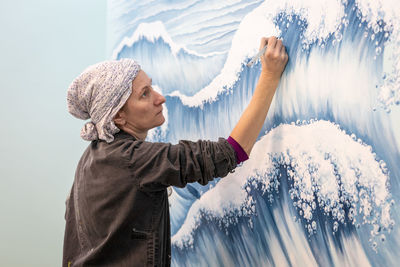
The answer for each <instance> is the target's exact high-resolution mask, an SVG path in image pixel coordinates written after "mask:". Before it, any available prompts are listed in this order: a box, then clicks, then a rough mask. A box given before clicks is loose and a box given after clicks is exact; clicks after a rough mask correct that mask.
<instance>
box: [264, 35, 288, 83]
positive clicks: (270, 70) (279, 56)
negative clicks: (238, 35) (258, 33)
mask: <svg viewBox="0 0 400 267" xmlns="http://www.w3.org/2000/svg"><path fill="white" fill-rule="evenodd" d="M265 42H267V43H268V46H267V50H266V51H265V54H264V56H263V57H262V60H261V63H262V70H263V73H265V74H267V75H268V76H270V77H274V78H277V79H279V78H280V76H281V74H282V72H283V70H284V68H285V65H286V63H287V60H288V56H287V53H286V49H285V46H284V45H283V42H282V40H278V39H277V38H276V37H274V36H272V37H269V38H265V37H264V38H262V40H261V44H264V43H265Z"/></svg>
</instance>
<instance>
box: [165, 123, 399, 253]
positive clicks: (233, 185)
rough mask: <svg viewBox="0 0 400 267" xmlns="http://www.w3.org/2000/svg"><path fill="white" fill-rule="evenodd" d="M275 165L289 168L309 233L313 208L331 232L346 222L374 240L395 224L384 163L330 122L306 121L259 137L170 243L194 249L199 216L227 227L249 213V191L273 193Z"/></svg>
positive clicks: (277, 179) (196, 205) (204, 197)
mask: <svg viewBox="0 0 400 267" xmlns="http://www.w3.org/2000/svg"><path fill="white" fill-rule="evenodd" d="M279 166H281V167H283V168H285V169H287V176H288V178H289V181H290V182H291V185H290V187H289V195H290V197H291V198H292V202H293V203H294V205H295V207H296V209H297V210H298V215H299V217H300V218H303V219H304V220H305V222H306V223H307V225H308V226H309V227H308V230H309V233H310V234H312V233H313V232H314V231H315V230H316V229H315V228H316V224H315V221H314V219H315V218H313V214H314V212H315V210H316V209H317V207H319V209H320V210H321V211H322V213H324V214H325V215H326V216H330V217H331V219H332V221H333V222H334V223H333V229H332V231H333V232H335V231H337V229H338V225H339V224H340V223H344V222H345V221H346V220H347V221H350V222H351V223H353V224H369V225H372V227H373V230H372V231H371V235H372V236H376V235H378V232H379V231H380V232H382V230H384V229H386V230H388V229H391V227H392V226H393V224H394V221H393V220H392V218H391V216H390V208H391V205H392V204H393V203H392V202H391V195H390V193H389V189H388V173H387V169H386V165H385V163H384V162H383V161H381V160H378V159H377V157H376V155H375V153H374V152H373V151H372V148H371V147H370V146H368V145H366V144H365V143H363V142H362V141H361V140H360V139H358V138H357V137H356V136H355V135H354V134H352V135H348V134H346V133H345V132H344V131H343V130H341V129H340V128H339V127H338V126H337V125H335V124H333V123H331V122H328V121H315V122H314V121H310V122H309V124H305V125H288V124H284V125H280V126H278V127H276V128H274V129H273V130H271V131H270V132H269V133H267V134H266V135H265V136H264V137H262V138H261V139H260V140H259V141H258V142H257V143H256V145H255V146H254V148H253V151H252V153H251V156H250V159H249V160H248V161H247V162H245V163H244V164H243V166H242V167H239V168H237V170H236V172H235V173H233V174H230V175H228V176H227V177H226V178H224V179H222V180H221V181H220V182H219V183H218V184H217V186H216V187H215V188H213V189H211V190H209V191H208V192H206V193H205V194H203V195H202V197H201V198H200V199H199V200H198V201H196V202H195V203H194V204H193V205H192V207H191V208H190V210H189V212H188V215H187V218H186V221H185V222H184V224H183V225H182V226H181V228H180V229H179V231H178V232H177V233H176V234H175V235H174V236H173V238H172V241H173V244H175V245H177V246H179V247H182V246H187V245H188V246H190V245H192V244H193V233H194V231H195V230H196V229H197V228H198V226H199V225H200V220H201V219H202V217H203V219H204V218H206V219H207V218H214V219H215V218H216V219H218V218H219V220H220V221H222V223H223V224H228V225H229V224H231V223H234V222H235V220H237V216H246V215H249V214H252V213H253V212H254V204H255V203H254V201H253V199H252V198H251V196H250V194H249V192H251V191H252V190H255V188H258V189H257V190H260V189H261V190H262V192H264V194H271V193H272V192H273V191H274V190H277V189H278V188H279V184H280V179H281V173H280V172H279V171H277V170H278V169H279ZM270 196H272V194H271V195H270ZM345 207H346V208H348V209H349V212H348V213H347V214H346V213H345ZM232 214H234V216H232ZM378 230H379V231H378Z"/></svg>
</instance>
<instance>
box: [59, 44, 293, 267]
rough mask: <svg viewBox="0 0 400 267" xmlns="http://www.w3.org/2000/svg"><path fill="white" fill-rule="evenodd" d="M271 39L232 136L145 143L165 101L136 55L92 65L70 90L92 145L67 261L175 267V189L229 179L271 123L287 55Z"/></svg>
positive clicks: (78, 178) (69, 231) (83, 164)
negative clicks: (269, 115) (171, 217)
mask: <svg viewBox="0 0 400 267" xmlns="http://www.w3.org/2000/svg"><path fill="white" fill-rule="evenodd" d="M267 43H268V48H267V50H266V52H265V54H264V55H263V56H262V58H261V63H262V71H261V74H260V77H259V81H258V84H257V86H256V89H255V91H254V95H253V97H252V99H251V102H250V104H249V106H248V107H247V108H246V110H245V111H244V113H243V115H242V116H241V118H240V120H239V122H238V123H237V125H236V126H235V128H234V129H233V131H232V133H231V135H230V137H229V138H228V140H226V139H224V138H220V139H219V140H218V142H211V141H202V140H199V141H197V142H190V141H180V142H179V144H177V145H171V144H167V143H151V142H146V141H144V140H145V138H146V135H147V131H148V130H150V129H151V128H154V127H157V126H159V125H161V124H162V123H164V120H165V119H164V117H163V114H162V104H163V103H164V102H165V98H164V97H163V96H161V95H160V94H159V93H157V92H156V91H154V90H153V89H152V87H151V79H150V78H149V77H148V76H147V75H146V73H145V72H144V71H142V70H140V66H139V65H138V64H137V63H136V62H135V61H133V60H131V59H123V60H120V61H107V62H102V63H99V64H97V65H94V66H92V67H89V68H88V69H86V70H85V71H84V72H83V73H82V74H81V75H80V76H79V77H78V78H76V79H75V80H74V81H73V82H72V84H71V86H70V87H69V89H68V108H69V111H70V113H71V114H72V115H74V116H76V117H78V118H80V119H89V118H90V119H91V121H90V122H88V123H86V124H85V126H84V128H83V129H82V131H81V136H82V138H83V139H85V140H89V141H92V142H91V143H90V145H89V146H88V148H87V149H86V151H85V152H84V154H83V156H82V158H81V159H80V161H79V164H78V167H77V170H76V174H75V180H74V184H73V186H72V189H71V193H70V196H69V198H68V199H67V203H66V205H67V207H66V214H65V218H66V228H65V237H64V254H63V266H92V265H99V266H169V265H170V262H171V240H170V221H169V205H168V193H167V187H168V186H171V185H173V186H178V187H184V186H185V185H186V184H187V183H191V182H199V183H200V184H202V185H205V184H207V182H208V181H210V180H212V179H213V178H214V177H224V176H226V175H227V174H228V173H229V172H230V171H232V170H233V169H234V168H235V167H236V165H237V163H240V162H242V161H244V160H246V159H247V155H249V154H250V151H251V149H252V147H253V145H254V143H255V141H256V139H257V136H258V134H259V132H260V130H261V127H262V125H263V123H264V120H265V117H266V115H267V112H268V109H269V106H270V104H271V101H272V98H273V95H274V93H275V90H276V88H277V86H278V83H279V80H280V76H281V74H282V72H283V70H284V68H285V65H286V63H287V60H288V56H287V54H286V51H285V47H284V46H283V45H282V41H280V40H277V39H276V38H275V37H270V38H263V39H262V40H261V44H260V49H261V48H263V47H264V46H265V45H266V44H267Z"/></svg>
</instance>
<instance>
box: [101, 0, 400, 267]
mask: <svg viewBox="0 0 400 267" xmlns="http://www.w3.org/2000/svg"><path fill="white" fill-rule="evenodd" d="M108 11H109V23H108V25H109V40H108V42H109V48H110V55H111V56H112V57H113V58H125V57H129V58H134V59H136V60H138V61H139V62H140V64H141V65H142V67H143V69H144V70H145V71H146V72H147V73H148V75H149V76H150V77H152V78H153V84H154V85H155V88H156V89H157V90H159V91H161V92H162V93H163V94H164V95H166V99H167V101H166V110H167V112H166V114H165V115H166V117H168V118H167V122H166V123H165V124H164V125H163V126H162V127H160V128H158V129H156V130H154V131H152V132H151V134H150V135H149V139H150V140H158V141H168V142H172V143H176V142H177V141H178V140H179V139H191V140H197V139H199V138H202V139H211V140H217V138H218V137H220V136H222V137H227V136H228V135H229V134H230V131H231V130H232V128H233V127H234V125H235V123H236V122H237V121H238V119H239V116H240V114H241V113H242V111H243V110H244V108H245V107H246V105H247V103H248V102H249V100H250V97H251V95H252V92H253V90H254V87H255V84H256V82H257V79H258V75H259V73H260V70H261V65H260V63H256V64H255V65H254V66H253V67H250V68H249V67H247V66H246V64H247V63H248V62H249V60H250V58H251V57H252V56H253V55H254V54H255V53H256V52H257V51H258V46H259V41H260V38H261V37H262V36H271V35H276V36H279V37H280V38H282V40H283V42H284V44H285V45H286V47H287V50H288V54H289V63H288V65H287V67H286V70H285V72H284V74H283V76H282V80H281V83H280V86H279V88H278V90H277V93H276V95H275V97H274V100H273V102H272V106H271V109H270V112H269V114H268V117H267V119H266V121H265V124H264V128H263V130H262V133H261V134H260V136H259V139H258V141H257V143H256V145H255V146H254V148H253V151H252V154H251V157H250V159H249V160H248V161H246V162H245V163H244V164H243V165H242V166H240V167H239V168H237V169H236V171H235V173H232V174H230V175H229V176H227V177H226V178H224V179H216V180H215V181H214V182H212V183H210V184H208V185H207V186H204V187H203V186H201V185H199V184H190V185H188V186H187V188H185V189H179V188H174V192H173V194H172V196H171V197H170V204H171V220H172V221H171V230H172V250H173V252H172V253H173V255H172V264H173V265H174V266H271V265H276V266H318V265H319V266H334V265H335V266H369V265H371V266H395V265H397V264H398V259H399V258H400V231H399V228H400V227H399V225H400V218H399V215H400V209H399V205H400V201H399V198H400V193H399V192H400V191H399V189H400V188H399V186H400V184H399V182H400V164H399V163H400V155H399V150H400V146H399V144H400V123H399V120H400V107H399V104H400V60H399V59H400V32H399V31H400V21H399V20H400V2H398V1H395V0H358V1H357V0H341V1H336V0H314V1H312V0H296V1H294V0H279V1H265V2H262V1H257V0H253V1H250V0H248V1H247V0H231V1H208V0H181V1H121V0H110V1H109V6H108Z"/></svg>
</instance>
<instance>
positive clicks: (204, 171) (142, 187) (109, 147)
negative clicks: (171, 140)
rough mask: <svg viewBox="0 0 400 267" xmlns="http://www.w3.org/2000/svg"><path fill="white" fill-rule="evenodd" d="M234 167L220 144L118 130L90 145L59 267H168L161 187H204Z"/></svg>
mask: <svg viewBox="0 0 400 267" xmlns="http://www.w3.org/2000/svg"><path fill="white" fill-rule="evenodd" d="M235 167H236V155H235V152H234V150H233V148H232V147H231V145H230V144H229V143H228V142H227V141H226V140H225V139H223V138H220V139H219V140H218V142H211V141H197V142H190V141H180V142H179V144H177V145H171V144H168V143H151V142H144V141H139V140H136V139H135V138H134V137H132V136H131V135H129V134H127V133H126V132H123V131H121V132H119V133H117V134H116V135H115V140H114V141H113V142H111V143H110V144H108V143H106V142H104V141H92V142H91V144H90V145H89V147H88V148H87V149H86V151H85V152H84V154H83V155H82V158H81V159H80V161H79V164H78V167H77V170H76V174H75V180H74V183H73V186H72V189H71V193H70V196H69V198H68V199H67V202H66V213H65V219H66V227H65V236H64V252H63V266H169V265H170V262H171V237H170V221H169V204H168V194H167V190H166V188H167V187H168V186H170V185H173V186H178V187H184V186H185V185H186V184H187V183H191V182H199V183H200V184H202V185H205V184H207V183H208V181H210V180H212V179H213V178H214V177H224V176H226V175H227V174H228V172H229V171H231V170H232V169H234V168H235Z"/></svg>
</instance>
